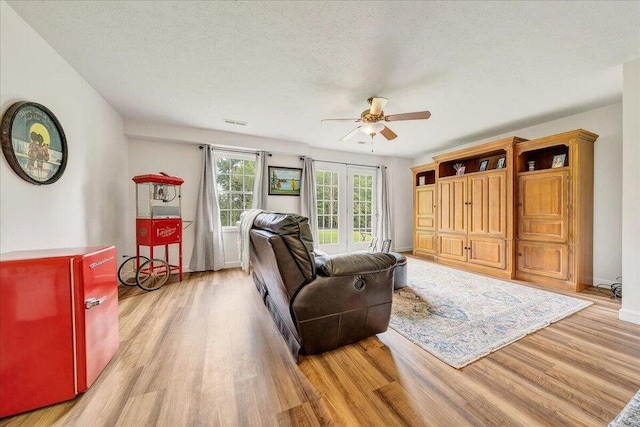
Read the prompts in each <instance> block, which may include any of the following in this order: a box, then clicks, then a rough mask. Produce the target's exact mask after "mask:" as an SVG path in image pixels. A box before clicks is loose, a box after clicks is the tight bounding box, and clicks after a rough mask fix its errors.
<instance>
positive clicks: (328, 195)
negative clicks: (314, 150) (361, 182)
mask: <svg viewBox="0 0 640 427" xmlns="http://www.w3.org/2000/svg"><path fill="white" fill-rule="evenodd" d="M338 177H339V175H338V172H334V171H321V170H319V171H316V191H317V199H318V200H317V201H318V244H320V245H331V244H337V243H338V242H339V234H338Z"/></svg>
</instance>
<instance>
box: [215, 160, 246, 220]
mask: <svg viewBox="0 0 640 427" xmlns="http://www.w3.org/2000/svg"><path fill="white" fill-rule="evenodd" d="M215 160H216V179H217V182H218V201H219V203H220V221H221V223H222V226H223V227H230V226H233V227H235V225H236V222H238V221H240V215H241V214H242V212H244V211H246V210H247V209H251V202H252V201H253V181H254V176H255V170H256V160H255V156H252V155H243V154H237V153H225V152H216V153H215Z"/></svg>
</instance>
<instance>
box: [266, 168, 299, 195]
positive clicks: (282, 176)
mask: <svg viewBox="0 0 640 427" xmlns="http://www.w3.org/2000/svg"><path fill="white" fill-rule="evenodd" d="M301 180H302V169H299V168H285V167H280V166H269V195H270V196H299V195H300V181H301Z"/></svg>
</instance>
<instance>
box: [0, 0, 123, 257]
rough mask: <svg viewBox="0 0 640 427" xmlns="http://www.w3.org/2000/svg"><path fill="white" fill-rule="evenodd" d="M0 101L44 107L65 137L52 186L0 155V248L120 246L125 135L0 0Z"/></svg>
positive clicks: (103, 106) (72, 73)
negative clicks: (20, 172) (61, 168)
mask: <svg viewBox="0 0 640 427" xmlns="http://www.w3.org/2000/svg"><path fill="white" fill-rule="evenodd" d="M0 19H1V21H0V22H1V24H0V55H1V60H0V107H1V109H2V112H3V113H4V112H5V111H6V110H7V108H9V106H11V105H12V104H13V103H15V102H18V101H34V102H38V103H40V104H43V105H45V106H46V107H48V108H49V109H50V110H51V111H52V112H53V113H54V114H55V115H56V117H57V118H58V120H59V121H60V123H61V125H62V127H63V129H64V132H65V134H66V137H67V144H68V163H67V168H66V171H65V172H64V174H63V175H62V177H61V178H60V179H59V180H58V181H57V182H55V183H53V184H51V185H42V186H36V185H33V184H30V183H27V182H26V181H23V180H22V179H21V178H19V177H18V176H17V175H16V174H15V173H14V172H13V170H12V169H11V168H10V167H9V165H8V163H7V162H6V159H5V158H4V156H2V157H3V158H2V160H0V252H9V251H14V250H28V249H50V248H64V247H77V246H87V245H88V246H93V245H103V244H115V245H116V246H118V249H119V251H120V252H122V249H123V247H124V240H125V236H124V231H123V230H124V229H125V220H124V219H125V214H126V213H127V211H128V200H127V197H126V195H127V190H128V188H127V180H126V177H127V175H128V156H127V140H126V138H125V136H124V134H123V121H122V118H121V117H120V116H119V115H118V114H117V113H116V112H115V111H114V110H113V108H111V107H110V106H109V104H107V102H106V101H105V100H104V99H103V98H102V97H101V96H100V95H98V93H97V92H96V91H95V90H94V89H93V88H92V87H91V86H89V84H88V83H87V82H86V81H85V80H84V79H83V78H82V77H81V76H80V75H79V74H78V73H77V72H76V71H75V70H74V69H73V68H72V67H71V66H70V65H69V64H68V63H67V62H66V61H65V60H64V59H63V58H62V57H61V56H60V55H58V53H57V52H56V51H55V50H53V48H51V46H49V45H48V44H47V43H46V42H45V41H44V40H43V39H42V38H41V37H40V36H39V35H38V34H37V33H36V32H35V31H34V30H33V29H32V28H31V27H30V26H29V25H28V24H27V23H26V22H25V21H24V20H23V19H22V18H21V17H20V16H18V15H17V14H16V13H15V12H14V11H13V9H11V7H10V6H9V5H8V4H7V3H5V2H4V1H2V2H0Z"/></svg>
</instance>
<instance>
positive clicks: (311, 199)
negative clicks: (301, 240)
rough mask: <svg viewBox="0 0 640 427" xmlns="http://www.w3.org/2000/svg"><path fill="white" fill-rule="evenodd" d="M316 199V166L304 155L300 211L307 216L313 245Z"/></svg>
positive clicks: (315, 231)
mask: <svg viewBox="0 0 640 427" xmlns="http://www.w3.org/2000/svg"><path fill="white" fill-rule="evenodd" d="M317 205H318V199H317V196H316V167H315V165H314V163H313V159H312V158H311V157H304V159H303V163H302V182H301V183H300V213H301V214H302V215H303V216H306V217H307V218H309V225H310V226H311V233H312V235H313V246H314V247H317V246H318V242H317V240H318V239H317V238H316V235H317V233H318V211H317Z"/></svg>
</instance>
